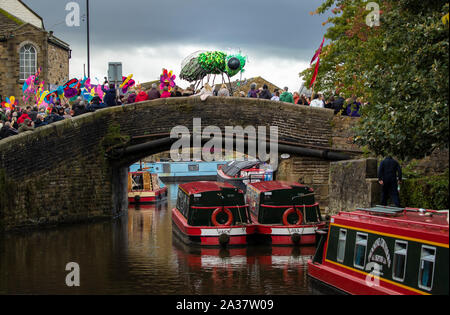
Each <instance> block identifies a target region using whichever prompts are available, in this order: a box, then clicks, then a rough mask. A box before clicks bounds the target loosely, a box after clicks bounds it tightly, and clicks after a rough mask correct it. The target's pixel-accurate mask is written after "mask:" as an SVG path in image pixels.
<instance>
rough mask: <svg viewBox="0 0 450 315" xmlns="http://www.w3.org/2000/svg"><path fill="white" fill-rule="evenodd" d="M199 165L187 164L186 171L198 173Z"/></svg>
mask: <svg viewBox="0 0 450 315" xmlns="http://www.w3.org/2000/svg"><path fill="white" fill-rule="evenodd" d="M199 169H200V168H199V165H198V164H189V165H188V170H189V172H198V171H199Z"/></svg>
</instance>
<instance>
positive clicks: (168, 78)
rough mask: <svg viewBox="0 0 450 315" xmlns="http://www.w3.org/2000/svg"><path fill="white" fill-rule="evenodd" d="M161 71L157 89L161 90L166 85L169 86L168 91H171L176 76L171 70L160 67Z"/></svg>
mask: <svg viewBox="0 0 450 315" xmlns="http://www.w3.org/2000/svg"><path fill="white" fill-rule="evenodd" d="M162 71H163V73H162V74H161V76H160V78H159V81H160V83H161V84H160V85H159V89H160V90H161V91H162V90H163V89H164V87H166V86H167V87H168V88H169V90H168V91H169V92H171V91H172V89H173V88H174V87H175V79H176V76H175V75H174V74H173V72H172V71H167V69H162Z"/></svg>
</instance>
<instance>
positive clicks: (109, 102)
mask: <svg viewBox="0 0 450 315" xmlns="http://www.w3.org/2000/svg"><path fill="white" fill-rule="evenodd" d="M107 83H108V81H105V83H104V84H103V85H102V91H103V92H104V93H105V95H104V96H103V101H104V102H105V104H106V106H108V107H112V106H116V105H117V97H116V93H117V92H116V86H115V85H114V83H111V84H110V85H109V90H106V89H105V86H104V85H105V84H107ZM72 109H73V108H72Z"/></svg>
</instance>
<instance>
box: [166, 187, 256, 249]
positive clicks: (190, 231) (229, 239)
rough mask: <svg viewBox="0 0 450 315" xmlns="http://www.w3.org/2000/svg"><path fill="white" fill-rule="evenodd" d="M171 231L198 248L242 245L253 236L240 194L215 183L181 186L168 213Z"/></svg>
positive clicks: (242, 195) (235, 189)
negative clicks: (170, 218)
mask: <svg viewBox="0 0 450 315" xmlns="http://www.w3.org/2000/svg"><path fill="white" fill-rule="evenodd" d="M172 220H173V227H174V228H173V231H174V233H178V234H179V236H180V237H181V238H182V239H183V241H184V242H186V243H190V244H198V245H210V246H228V245H246V244H247V242H249V241H250V238H251V236H253V234H254V233H255V226H254V225H252V224H251V220H250V215H249V212H248V207H247V205H246V204H245V198H244V193H243V192H242V191H241V190H239V189H237V188H236V187H234V186H231V185H230V184H227V183H219V182H192V183H185V184H181V185H180V186H179V189H178V198H177V205H176V207H175V208H174V209H173V210H172Z"/></svg>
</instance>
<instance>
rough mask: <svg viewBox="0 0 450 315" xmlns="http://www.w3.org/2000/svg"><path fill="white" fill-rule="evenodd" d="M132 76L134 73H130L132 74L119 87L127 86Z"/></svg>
mask: <svg viewBox="0 0 450 315" xmlns="http://www.w3.org/2000/svg"><path fill="white" fill-rule="evenodd" d="M132 77H133V75H132V74H130V75H129V76H128V77H127V78H126V79H125V81H123V83H122V84H121V85H120V86H119V87H120V88H123V87H124V86H125V84H127V83H128V81H130V80H131V78H132Z"/></svg>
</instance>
